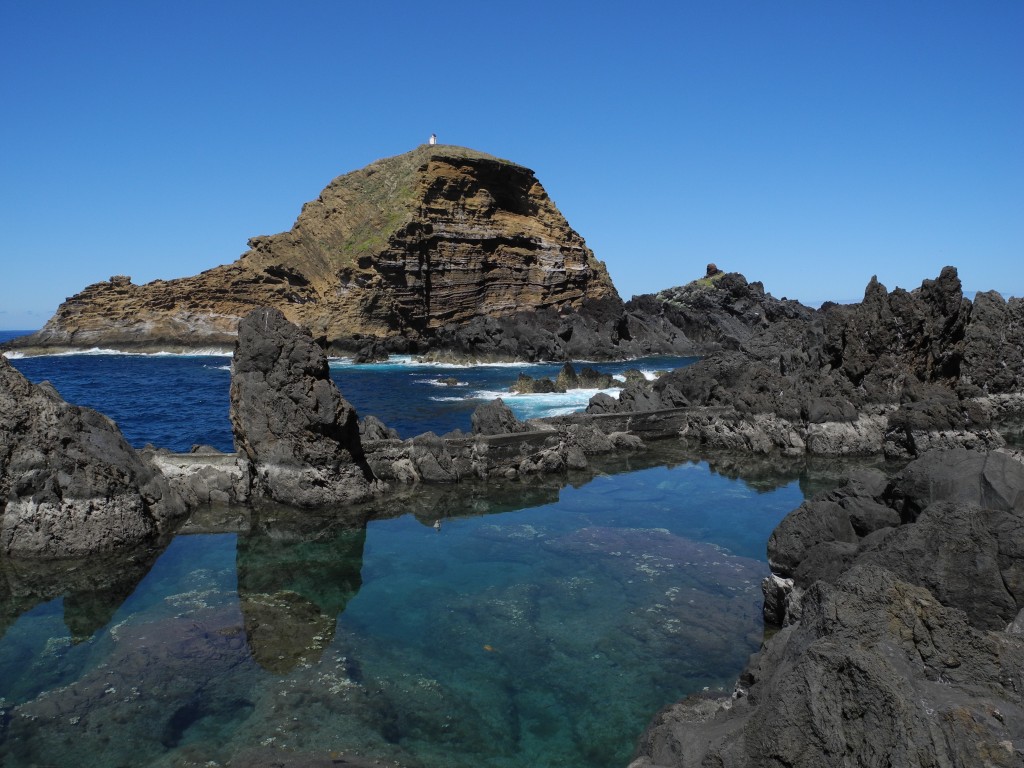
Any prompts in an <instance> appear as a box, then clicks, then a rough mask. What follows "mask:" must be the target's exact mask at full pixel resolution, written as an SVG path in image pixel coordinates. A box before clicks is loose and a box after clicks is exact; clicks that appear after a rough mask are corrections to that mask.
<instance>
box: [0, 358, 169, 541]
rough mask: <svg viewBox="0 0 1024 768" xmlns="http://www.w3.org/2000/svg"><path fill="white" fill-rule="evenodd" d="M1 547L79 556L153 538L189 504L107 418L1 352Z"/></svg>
mask: <svg viewBox="0 0 1024 768" xmlns="http://www.w3.org/2000/svg"><path fill="white" fill-rule="evenodd" d="M0 502H2V507H0V553H2V554H5V555H11V556H17V557H36V558H64V557H82V556H86V555H90V554H94V553H97V552H105V551H113V550H117V549H124V548H127V547H131V546H135V545H139V544H142V543H145V542H149V541H152V540H154V539H156V538H157V537H158V536H160V535H162V534H164V533H167V532H168V531H169V530H170V528H171V526H172V525H173V523H174V522H175V521H177V520H178V519H179V518H181V517H182V516H183V515H184V514H185V512H186V508H185V503H184V501H183V500H182V499H181V498H180V496H178V494H177V493H176V492H175V491H173V490H172V489H171V488H170V486H169V485H168V483H167V481H166V479H165V478H164V477H163V475H162V474H160V472H159V471H157V470H156V469H155V468H154V467H153V466H152V465H150V464H149V463H147V462H146V461H144V460H143V459H142V458H141V457H140V456H139V455H138V454H137V453H136V452H135V451H134V450H133V449H132V448H131V446H129V445H128V443H127V442H126V441H125V439H124V437H123V436H122V435H121V432H120V430H119V429H118V428H117V425H115V424H114V423H113V422H112V421H111V420H110V419H108V418H106V417H105V416H103V415H101V414H99V413H97V412H96V411H93V410H91V409H89V408H80V407H78V406H74V405H70V404H69V403H66V402H64V400H63V399H61V397H60V395H58V394H57V392H56V390H54V389H53V388H52V387H51V386H50V385H49V384H47V383H45V382H44V383H43V384H31V383H30V382H29V381H28V380H27V379H25V377H24V376H22V375H21V373H19V372H18V371H17V370H15V369H14V367H13V366H11V364H10V363H9V362H7V360H6V359H5V358H3V357H0Z"/></svg>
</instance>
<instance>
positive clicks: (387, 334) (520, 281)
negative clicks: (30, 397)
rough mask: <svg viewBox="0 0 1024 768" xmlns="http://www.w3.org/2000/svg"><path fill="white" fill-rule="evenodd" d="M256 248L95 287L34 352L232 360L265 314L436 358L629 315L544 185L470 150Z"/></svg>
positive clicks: (367, 192) (318, 210) (414, 169)
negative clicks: (148, 351)
mask: <svg viewBox="0 0 1024 768" xmlns="http://www.w3.org/2000/svg"><path fill="white" fill-rule="evenodd" d="M249 246H250V250H249V251H248V252H246V253H245V254H243V255H242V256H241V257H240V258H239V259H238V260H236V261H235V262H233V263H231V264H227V265H225V266H221V267H217V268H215V269H211V270H208V271H206V272H203V273H201V274H199V275H196V276H193V277H186V278H181V279H176V280H169V281H162V280H157V281H154V282H152V283H148V284H146V285H141V286H139V285H134V284H133V283H132V282H131V280H130V278H127V277H124V276H117V277H113V278H111V279H110V281H108V282H103V283H97V284H94V285H90V286H88V287H87V288H85V289H84V290H83V291H82V292H80V293H79V294H77V295H76V296H73V297H71V298H69V299H68V300H67V301H65V302H64V304H62V305H61V307H60V308H59V309H58V311H57V313H56V315H55V316H54V317H53V318H52V319H51V320H50V321H49V322H48V323H47V324H46V326H45V327H44V328H43V329H42V330H41V331H40V332H39V333H38V334H35V335H34V336H32V337H28V338H27V339H26V340H24V341H23V342H21V344H20V345H21V346H51V347H52V346H72V347H88V346H94V345H99V346H110V347H118V348H175V347H197V346H206V345H225V344H231V343H233V342H234V335H235V332H236V329H237V326H238V322H239V320H240V318H241V317H243V316H244V315H246V314H247V313H248V312H249V311H251V310H252V309H253V308H255V307H260V306H269V307H275V308H278V309H280V310H281V312H282V313H284V315H285V316H286V317H287V318H288V319H289V320H291V321H293V322H295V323H298V324H301V325H303V326H305V327H307V328H309V329H310V331H311V332H312V334H313V335H314V337H322V338H325V339H326V340H328V341H329V342H332V343H334V344H335V345H336V346H337V347H340V348H342V349H345V348H350V349H354V348H358V347H359V346H362V345H363V344H365V343H366V341H367V340H372V339H379V340H390V341H391V342H392V343H393V342H394V341H395V340H396V339H401V340H403V343H407V344H409V343H411V344H412V345H414V346H419V345H421V344H423V343H425V344H426V346H430V340H431V338H432V337H433V336H434V335H435V334H436V332H437V331H438V330H439V329H440V328H442V327H446V326H447V327H448V328H449V329H450V328H452V327H458V326H459V325H461V324H463V323H466V322H468V321H470V320H472V319H474V318H480V317H492V318H504V317H511V316H514V315H516V314H517V313H521V312H522V311H523V310H533V311H537V310H542V311H545V312H549V313H550V312H553V313H557V314H559V315H566V316H571V315H573V314H575V313H578V312H580V311H581V310H583V309H584V305H585V304H586V303H588V302H590V303H593V302H594V301H596V302H598V303H599V304H600V305H601V306H605V305H607V304H609V303H610V304H612V305H614V306H613V309H614V312H613V314H617V313H620V312H621V311H622V302H621V300H620V299H619V297H618V294H617V293H616V291H615V288H614V286H613V285H612V282H611V279H610V278H609V276H608V273H607V270H606V269H605V267H604V264H602V263H601V262H599V261H597V259H595V258H594V255H593V253H592V252H591V251H590V250H589V249H588V248H587V246H586V243H585V242H584V241H583V238H582V237H580V236H579V235H578V234H577V233H576V232H575V231H573V230H572V228H571V227H570V226H569V224H568V222H567V221H566V220H565V217H563V216H562V214H561V213H560V212H559V211H558V209H557V208H556V207H555V205H554V203H553V202H552V201H551V199H550V198H549V197H548V196H547V193H546V192H545V191H544V188H543V187H542V186H541V184H540V182H538V181H537V179H536V177H535V176H534V174H533V172H532V171H530V170H529V169H527V168H524V167H522V166H519V165H516V164H514V163H511V162H508V161H505V160H500V159H498V158H495V157H491V156H489V155H485V154H482V153H479V152H475V151H473V150H469V149H464V148H460V147H450V146H421V147H419V148H417V149H415V150H413V151H412V152H409V153H406V154H404V155H399V156H397V157H393V158H387V159H384V160H379V161H377V162H375V163H372V164H371V165H369V166H367V167H365V168H363V169H361V170H358V171H354V172H352V173H349V174H346V175H344V176H340V177H338V178H336V179H335V180H334V181H332V182H331V183H330V184H329V185H328V186H327V188H326V189H324V190H323V192H322V193H321V194H320V196H319V197H318V198H317V199H316V200H314V201H312V202H309V203H307V204H306V205H305V206H303V209H302V212H301V214H300V215H299V217H298V219H297V220H296V222H295V225H294V226H293V227H292V229H291V230H290V231H288V232H283V233H280V234H277V235H271V236H261V237H254V238H252V239H251V240H250V241H249ZM585 299H586V300H587V301H586V302H585ZM584 314H585V311H584Z"/></svg>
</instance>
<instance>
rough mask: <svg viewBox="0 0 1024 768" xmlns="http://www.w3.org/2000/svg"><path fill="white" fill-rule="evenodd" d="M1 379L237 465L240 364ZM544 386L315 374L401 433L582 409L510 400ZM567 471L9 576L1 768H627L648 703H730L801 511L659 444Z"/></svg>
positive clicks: (438, 371) (232, 512) (134, 434)
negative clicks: (365, 766)
mask: <svg viewBox="0 0 1024 768" xmlns="http://www.w3.org/2000/svg"><path fill="white" fill-rule="evenodd" d="M13 335H15V334H13V333H9V334H7V335H6V336H4V335H0V340H3V339H4V338H10V337H11V336H13ZM11 362H12V363H13V364H14V365H15V366H16V367H18V368H19V370H21V371H22V372H23V373H24V374H25V375H26V376H27V377H28V378H29V379H31V380H33V381H41V380H43V379H47V380H49V381H51V382H52V383H53V384H54V386H55V387H56V388H57V390H58V391H59V392H60V393H61V394H62V395H63V396H64V397H65V399H67V400H69V401H71V402H74V403H77V404H81V405H88V406H90V407H93V408H96V409H98V410H100V411H102V412H103V413H105V414H107V415H109V416H111V417H112V418H113V419H114V420H115V421H117V423H118V424H119V426H120V427H121V428H122V430H123V431H124V433H125V435H126V437H127V438H128V440H129V442H131V443H132V444H133V445H136V446H140V447H141V446H144V445H146V444H152V445H154V446H156V447H164V448H169V449H171V450H175V451H185V450H188V449H189V448H190V447H191V446H193V445H197V444H205V445H212V446H214V447H216V448H219V449H221V450H231V449H232V437H231V431H230V425H229V423H228V415H227V413H228V387H229V383H230V358H228V357H223V356H214V355H209V356H179V355H119V354H105V353H102V352H99V351H97V352H95V353H91V354H78V355H59V356H46V357H35V358H16V359H13V360H12V361H11ZM689 362H692V360H680V359H667V358H660V359H649V360H641V361H634V362H632V363H628V364H622V363H617V364H605V363H600V364H594V367H596V368H598V369H599V370H602V371H607V372H610V373H617V374H621V373H623V372H624V371H625V370H626V369H627V368H639V369H641V370H643V371H645V372H646V373H647V374H648V375H651V376H653V375H654V374H655V372H656V371H658V370H663V369H668V368H671V367H675V366H678V365H683V364H688V363H689ZM577 367H580V366H579V365H577ZM559 368H560V366H558V365H503V366H477V367H467V366H441V365H431V366H427V365H420V364H417V363H415V362H414V361H413V360H411V359H392V360H391V361H389V362H388V363H383V364H374V365H358V366H357V365H351V364H349V363H346V362H343V361H334V362H332V366H331V371H332V376H333V377H334V379H335V380H336V381H337V383H338V385H339V387H340V388H341V390H342V392H343V394H344V395H345V396H346V398H347V399H348V400H349V401H350V402H351V403H352V404H353V405H354V406H355V407H356V409H357V410H358V412H359V413H360V415H366V414H373V415H375V416H377V417H378V418H380V419H381V420H382V421H384V422H385V423H386V424H388V425H389V426H392V427H394V428H396V429H398V430H399V432H400V433H401V435H402V436H403V437H409V436H412V435H414V434H418V433H420V432H424V431H428V430H429V431H433V432H436V433H439V434H440V433H444V432H448V431H450V430H452V429H463V430H467V431H468V430H469V426H470V422H469V418H470V414H471V413H472V411H473V409H474V408H475V407H476V406H477V405H479V404H480V403H481V402H484V401H485V400H487V399H491V398H493V397H496V396H501V397H502V398H503V399H504V400H505V401H506V402H508V403H509V405H510V406H511V407H512V408H513V410H514V411H515V412H516V413H517V415H518V416H519V417H520V418H528V417H532V416H541V415H551V414H555V413H564V412H567V411H571V410H576V409H580V408H583V407H585V405H586V402H587V401H588V400H589V398H590V396H591V395H592V394H593V392H573V393H568V394H566V395H529V396H511V395H509V394H508V387H509V385H510V384H511V383H512V382H513V381H514V380H515V378H516V376H517V375H518V374H519V373H521V372H525V373H528V374H529V375H531V376H534V377H537V376H554V375H555V374H556V373H557V371H558V369H559ZM613 393H614V391H613ZM569 480H570V482H568V483H566V481H565V479H563V478H551V477H547V478H540V479H536V480H531V481H529V482H519V481H506V482H500V483H492V484H490V485H488V486H482V485H468V486H461V487H454V488H439V489H426V490H423V491H422V492H420V493H418V494H417V495H416V496H407V495H401V494H399V495H396V496H394V497H391V498H389V499H386V500H384V501H381V502H378V503H377V504H376V505H375V506H374V507H373V508H372V510H371V511H370V513H369V515H368V516H369V521H368V522H367V520H366V516H365V515H360V516H355V515H353V514H352V513H351V512H350V511H346V510H337V511H335V512H333V513H330V514H327V513H320V514H316V515H314V514H311V513H308V512H306V513H300V512H293V511H288V510H278V511H276V512H275V513H274V514H273V515H269V514H264V515H263V516H260V515H257V514H255V513H254V514H252V515H250V514H248V512H247V511H246V510H237V509H230V508H228V509H223V508H222V509H209V510H201V511H200V512H198V513H197V514H196V516H195V518H194V520H193V521H191V522H190V523H189V524H188V525H187V526H186V527H185V528H183V529H182V531H181V532H179V534H178V535H177V536H176V537H175V538H174V539H173V540H172V541H171V542H170V544H169V545H168V546H167V547H166V548H165V549H163V550H161V551H154V552H151V553H146V554H145V555H139V554H133V555H132V556H131V557H127V558H120V559H119V558H116V557H115V558H113V559H112V560H109V561H108V560H106V559H103V558H94V559H91V560H90V562H88V563H77V564H70V565H69V564H59V565H58V566H55V567H54V566H51V567H46V566H40V565H38V564H36V565H33V564H24V563H12V562H10V561H4V560H3V559H0V572H2V575H3V579H2V581H0V763H2V764H3V765H5V766H30V765H71V764H81V765H85V764H87V765H93V766H122V765H156V766H172V765H227V764H229V763H232V764H235V765H245V764H251V763H255V762H259V761H260V760H266V759H267V756H268V755H275V754H280V751H284V752H285V753H289V754H291V753H295V754H301V755H304V756H305V757H307V758H314V759H322V760H331V759H334V760H340V759H341V758H342V757H344V756H350V755H360V756H363V757H367V758H371V759H374V758H375V759H379V760H382V761H394V762H397V763H399V764H401V765H405V766H420V767H421V768H433V767H434V766H438V767H440V766H446V767H452V768H459V767H460V766H467V767H468V766H495V767H505V766H508V767H509V768H511V767H512V766H527V765H528V766H560V767H563V768H564V767H568V768H572V767H574V766H580V767H583V766H588V767H590V766H597V767H598V768H602V767H604V766H623V765H625V764H626V763H628V761H629V759H630V756H631V754H632V750H633V747H634V745H635V743H636V740H637V738H638V737H639V735H640V733H641V732H642V730H643V729H644V727H645V726H646V724H647V723H648V722H649V721H650V719H651V717H652V716H653V715H654V714H655V713H656V712H657V711H658V709H660V708H661V707H663V706H665V705H667V704H670V703H671V702H673V701H675V700H677V699H679V698H681V697H683V696H685V695H687V694H689V693H693V692H698V691H702V690H715V691H728V690H731V688H732V686H733V684H734V682H735V679H736V676H737V675H738V673H739V671H740V670H741V669H742V667H743V665H744V663H745V662H746V659H747V657H748V656H749V654H750V653H752V652H753V651H755V650H757V648H758V646H759V643H760V640H761V635H762V622H761V618H760V603H761V594H760V588H759V582H760V580H761V578H763V577H764V576H765V575H766V574H767V573H768V568H767V565H766V563H765V543H766V541H767V538H768V536H769V534H770V532H771V530H772V529H773V528H774V526H775V525H776V524H777V523H778V522H779V520H781V518H782V517H783V516H784V515H785V514H786V513H787V512H788V511H790V510H791V509H793V508H795V507H796V506H798V505H799V504H800V502H801V501H802V500H803V497H804V496H803V492H802V491H801V488H800V484H799V483H798V482H797V480H796V479H780V480H778V481H776V482H769V483H764V482H754V481H749V482H744V481H743V480H740V479H734V478H731V477H726V476H723V475H722V474H718V473H716V472H715V471H713V469H712V468H711V467H710V466H709V465H708V464H707V463H706V462H703V461H694V460H691V459H688V458H686V457H685V455H684V454H683V453H682V452H681V451H679V450H677V449H676V448H675V447H673V446H671V445H665V446H660V447H658V448H657V449H656V450H653V451H651V452H649V453H647V454H641V455H639V456H635V457H625V458H621V459H618V460H614V461H610V462H607V463H606V464H604V465H602V466H601V467H600V468H599V469H597V470H595V471H588V472H584V473H580V474H578V475H573V476H572V477H571V478H569ZM436 518H440V519H442V525H441V527H440V530H436V529H435V528H434V526H433V522H434V519H436ZM389 764H390V763H389Z"/></svg>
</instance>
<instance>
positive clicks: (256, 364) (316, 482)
mask: <svg viewBox="0 0 1024 768" xmlns="http://www.w3.org/2000/svg"><path fill="white" fill-rule="evenodd" d="M230 398H231V426H232V430H233V432H234V435H235V442H236V445H237V447H238V449H239V450H240V451H241V452H242V453H243V454H244V456H245V457H246V458H247V460H248V461H249V464H250V467H251V477H252V485H253V491H252V497H253V499H254V500H258V499H260V498H266V499H272V500H274V501H278V502H281V503H284V504H291V505H295V506H299V507H318V506H325V505H328V504H338V503H352V502H357V501H363V500H366V499H368V498H370V497H371V496H373V494H374V493H376V492H379V491H380V490H381V488H380V485H379V483H376V482H375V479H374V477H373V473H372V472H371V471H370V468H369V466H368V465H367V463H366V460H365V458H364V457H363V450H362V444H361V441H360V437H359V423H358V418H357V416H356V412H355V409H354V408H352V406H351V405H349V403H348V402H347V401H346V400H345V399H344V398H343V397H342V396H341V393H340V392H339V391H338V388H337V387H336V386H335V384H334V382H333V381H332V380H331V376H330V370H329V368H328V365H327V357H326V356H325V355H324V351H323V350H322V349H321V348H320V347H318V346H317V345H316V344H314V343H313V339H312V337H311V336H310V335H309V332H308V331H305V330H303V329H301V328H299V327H297V326H295V325H294V324H292V323H290V322H288V320H286V319H285V317H284V315H283V314H281V312H279V311H278V310H276V309H259V310H256V311H254V312H252V313H250V314H249V315H248V316H247V317H246V318H245V320H243V321H242V323H241V324H240V325H239V328H238V343H237V346H236V348H235V358H234V362H233V364H232V373H231V394H230Z"/></svg>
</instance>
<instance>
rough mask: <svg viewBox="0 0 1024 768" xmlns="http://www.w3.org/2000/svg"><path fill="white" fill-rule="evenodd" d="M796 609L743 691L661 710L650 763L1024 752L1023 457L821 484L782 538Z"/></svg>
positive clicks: (779, 588) (777, 567)
mask: <svg viewBox="0 0 1024 768" xmlns="http://www.w3.org/2000/svg"><path fill="white" fill-rule="evenodd" d="M768 549H769V561H770V563H771V566H772V571H773V574H772V577H771V579H769V580H768V581H767V583H766V589H765V594H766V600H765V617H766V620H767V621H776V622H780V623H785V624H786V626H785V627H784V628H783V629H782V630H781V631H779V632H778V633H777V634H775V635H774V636H772V637H771V639H769V640H768V641H767V642H766V643H765V645H764V646H763V648H762V650H761V652H760V653H759V654H757V655H755V656H754V657H752V658H751V660H750V662H749V663H748V665H747V668H746V670H745V671H744V672H743V674H742V675H741V677H740V681H739V683H738V685H737V688H736V691H735V693H734V694H733V696H732V697H731V698H710V697H706V696H704V697H691V698H690V699H687V700H684V701H682V702H680V703H678V704H676V705H673V706H671V707H669V708H667V709H666V710H664V711H663V712H661V713H660V714H659V715H658V717H657V718H656V719H655V721H654V722H653V723H652V725H651V726H650V727H649V728H648V730H647V732H646V733H645V734H644V736H643V738H642V739H641V742H640V746H639V747H638V751H637V758H636V760H634V762H633V763H632V765H633V766H634V768H654V766H674V767H680V768H681V767H683V766H698V765H729V766H734V768H753V767H754V766H759V767H760V766H763V767H764V768H768V767H769V766H778V765H790V766H794V767H795V768H796V767H798V766H818V765H836V766H864V765H877V764H885V765H899V766H915V767H917V766H920V767H921V768H923V767H924V766H934V765H965V766H966V765H979V766H980V765H988V766H1020V765H1022V764H1024V636H1022V635H1021V634H1019V633H1018V632H1017V631H1016V629H1015V627H1016V626H1017V623H1016V622H1018V621H1019V619H1020V617H1021V615H1022V610H1024V464H1022V463H1021V462H1020V461H1018V460H1017V459H1015V458H1013V457H1011V456H1009V455H1007V454H1003V453H998V452H978V451H966V450H954V451H941V452H940V451H933V452H930V453H928V454H926V455H925V456H924V457H922V458H921V459H919V460H917V461H915V462H913V463H912V464H910V465H908V466H907V467H906V469H905V470H904V471H903V472H902V473H901V474H899V475H897V476H896V477H894V478H892V479H891V480H886V478H884V476H882V475H881V474H880V473H878V472H868V473H865V474H862V475H859V476H857V477H856V478H854V479H853V480H852V481H851V483H850V484H848V485H847V486H846V487H844V488H841V489H837V490H836V491H832V492H828V493H825V494H822V495H819V496H817V497H815V498H814V499H812V500H811V501H809V502H807V503H806V504H804V505H803V506H802V507H801V508H800V509H799V510H797V511H796V512H794V513H791V514H790V515H789V516H787V517H786V518H785V520H783V522H782V523H780V525H779V526H778V528H777V529H776V531H775V532H774V533H773V534H772V538H771V540H770V542H769V548H768Z"/></svg>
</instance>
